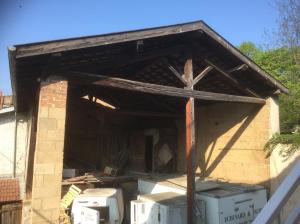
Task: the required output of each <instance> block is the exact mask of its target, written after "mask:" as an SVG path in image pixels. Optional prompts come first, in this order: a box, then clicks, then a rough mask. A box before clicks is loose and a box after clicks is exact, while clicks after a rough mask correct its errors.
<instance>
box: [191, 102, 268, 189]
mask: <svg viewBox="0 0 300 224" xmlns="http://www.w3.org/2000/svg"><path fill="white" fill-rule="evenodd" d="M266 112H267V110H264V109H263V107H261V106H257V105H246V104H228V103H227V104H215V105H212V106H209V107H205V108H200V109H199V111H198V112H197V114H196V121H195V122H196V125H197V126H196V127H199V128H198V129H197V130H196V149H197V159H196V167H198V168H199V169H198V170H196V172H197V173H198V174H200V176H201V177H207V176H212V177H215V178H224V179H227V175H225V176H224V174H225V172H227V173H228V172H229V173H231V170H233V169H235V168H237V169H239V170H240V171H241V172H239V170H235V172H232V173H231V174H230V175H231V176H232V177H233V179H231V178H230V179H229V180H231V181H238V182H239V181H240V180H242V179H240V178H239V177H238V176H240V177H241V176H243V175H244V174H243V169H248V168H249V167H247V168H246V167H243V166H244V165H243V162H246V164H248V165H250V166H251V165H254V166H264V170H263V171H262V172H265V173H267V174H266V175H265V179H267V178H266V177H267V176H269V171H268V165H267V160H266V159H265V158H264V157H265V156H264V151H263V146H264V144H265V142H266V141H267V140H268V136H269V132H268V126H266V125H268V122H269V120H268V116H267V115H266ZM260 157H261V158H260ZM233 171H234V170H233ZM234 175H236V176H237V177H236V180H234V179H235V177H234ZM261 178H263V177H261ZM261 178H260V179H258V180H250V181H249V183H255V182H256V183H257V182H260V180H261Z"/></svg>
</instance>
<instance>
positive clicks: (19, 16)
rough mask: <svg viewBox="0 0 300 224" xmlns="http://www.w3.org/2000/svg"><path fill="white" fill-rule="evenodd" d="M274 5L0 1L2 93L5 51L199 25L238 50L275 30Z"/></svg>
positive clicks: (243, 0)
mask: <svg viewBox="0 0 300 224" xmlns="http://www.w3.org/2000/svg"><path fill="white" fill-rule="evenodd" d="M277 16H278V15H277V11H276V10H275V7H274V0H160V1H159V0H151V1H150V0H148V1H146V0H0V91H1V90H2V91H3V93H4V94H5V95H8V94H11V82H10V72H9V65H8V55H7V48H8V47H9V46H13V45H15V44H24V43H32V42H38V41H46V40H55V39H62V38H69V37H80V36H88V35H97V34H103V33H110V32H119V31H126V30H134V29H141V28H150V27H157V26H162V25H171V24H177V23H184V22H190V21H195V20H203V21H204V22H206V23H207V24H208V25H209V26H211V27H212V28H213V29H214V30H216V31H217V32H218V33H219V34H221V35H222V36H223V37H224V38H225V39H227V40H228V41H229V42H231V43H232V44H233V45H235V46H237V45H239V44H240V43H242V42H243V41H252V42H254V43H256V44H262V43H264V42H265V41H266V39H265V35H264V31H265V30H274V29H276V19H277Z"/></svg>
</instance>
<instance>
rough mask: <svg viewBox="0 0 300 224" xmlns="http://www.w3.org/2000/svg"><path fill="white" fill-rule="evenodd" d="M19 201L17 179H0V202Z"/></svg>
mask: <svg viewBox="0 0 300 224" xmlns="http://www.w3.org/2000/svg"><path fill="white" fill-rule="evenodd" d="M18 200H20V188H19V181H18V180H17V179H0V202H6V201H18Z"/></svg>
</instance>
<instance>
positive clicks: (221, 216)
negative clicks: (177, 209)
mask: <svg viewBox="0 0 300 224" xmlns="http://www.w3.org/2000/svg"><path fill="white" fill-rule="evenodd" d="M195 197H196V200H197V199H198V200H202V201H204V202H205V210H206V214H205V222H204V223H206V224H236V223H245V224H246V223H249V224H250V223H252V221H253V220H254V218H255V217H256V216H257V214H258V213H259V212H260V211H261V209H262V208H263V207H264V206H265V204H266V203H267V194H266V189H264V188H263V187H261V186H251V187H250V186H243V185H234V184H224V185H222V186H221V187H219V188H217V189H211V190H207V191H203V192H197V193H196V196H195Z"/></svg>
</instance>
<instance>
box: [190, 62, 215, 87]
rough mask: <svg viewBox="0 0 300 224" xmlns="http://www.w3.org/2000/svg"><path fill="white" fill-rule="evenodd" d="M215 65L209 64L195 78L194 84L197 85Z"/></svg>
mask: <svg viewBox="0 0 300 224" xmlns="http://www.w3.org/2000/svg"><path fill="white" fill-rule="evenodd" d="M212 69H213V67H211V66H207V67H206V68H205V69H204V70H203V71H202V72H200V74H199V75H197V77H196V78H195V79H194V80H193V85H196V84H197V83H198V82H199V81H200V80H201V79H202V78H203V77H204V76H205V75H206V74H207V73H209V72H210V71H211V70H212Z"/></svg>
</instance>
